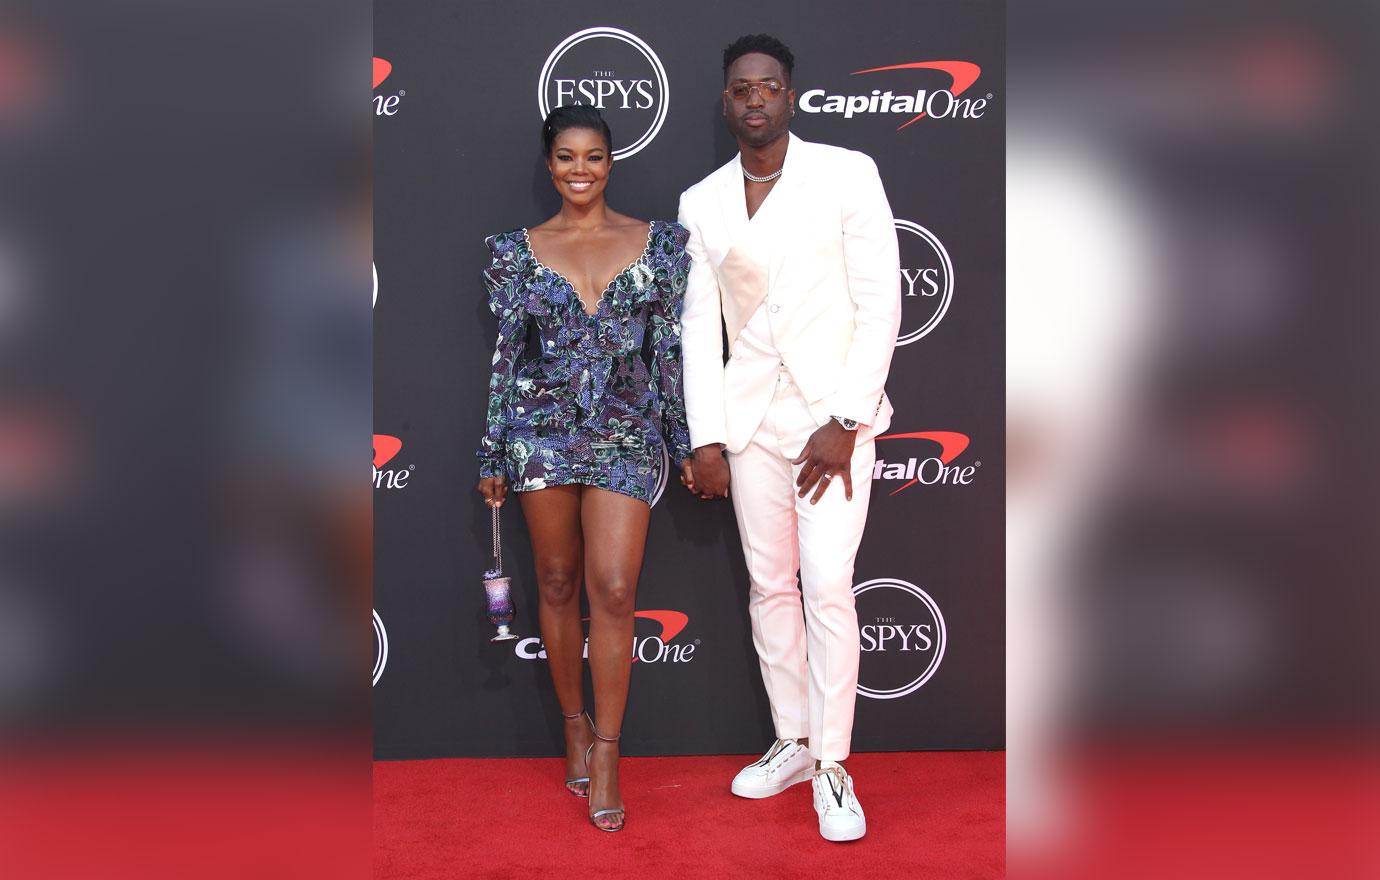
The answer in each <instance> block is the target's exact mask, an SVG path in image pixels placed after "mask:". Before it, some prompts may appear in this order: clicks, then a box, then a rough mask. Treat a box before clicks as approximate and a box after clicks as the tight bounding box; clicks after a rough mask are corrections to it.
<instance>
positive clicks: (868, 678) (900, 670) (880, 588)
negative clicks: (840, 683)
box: [853, 578, 948, 700]
mask: <svg viewBox="0 0 1380 880" xmlns="http://www.w3.org/2000/svg"><path fill="white" fill-rule="evenodd" d="M853 596H854V597H855V600H856V602H857V608H858V635H859V638H860V640H861V643H862V655H861V659H860V662H859V666H858V694H859V695H860V696H864V697H868V698H870V699H873V700H895V699H898V698H900V697H904V696H906V695H907V694H912V693H915V691H917V690H919V689H920V687H921V686H922V685H924V683H925V682H927V681H929V680H930V678H932V677H933V676H934V673H935V670H937V669H938V668H939V663H940V661H942V660H943V659H944V648H945V646H946V645H947V643H948V631H947V630H946V629H945V627H944V615H942V614H940V613H939V606H938V605H936V604H935V601H934V599H932V598H930V596H929V594H928V593H926V592H925V591H924V590H922V589H920V588H919V587H917V586H916V585H915V584H912V583H910V582H909V581H903V580H900V579H898V578H876V579H875V580H870V581H864V582H863V583H861V584H858V585H857V586H856V587H854V588H853Z"/></svg>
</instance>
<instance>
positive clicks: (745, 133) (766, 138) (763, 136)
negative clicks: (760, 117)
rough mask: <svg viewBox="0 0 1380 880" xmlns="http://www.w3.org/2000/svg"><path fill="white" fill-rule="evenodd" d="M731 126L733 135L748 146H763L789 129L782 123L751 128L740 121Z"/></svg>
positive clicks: (780, 136) (783, 134)
mask: <svg viewBox="0 0 1380 880" xmlns="http://www.w3.org/2000/svg"><path fill="white" fill-rule="evenodd" d="M732 128H733V136H734V137H735V138H737V139H738V140H739V141H741V142H743V143H745V144H747V145H748V146H750V147H765V146H766V145H767V144H770V143H772V142H773V141H776V140H778V139H779V138H782V137H784V136H785V135H786V133H787V132H788V131H789V128H788V127H787V126H784V125H780V126H776V125H764V126H762V127H761V128H751V127H749V126H747V125H744V124H742V123H741V122H740V123H738V124H737V125H734V126H732Z"/></svg>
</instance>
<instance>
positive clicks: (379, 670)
mask: <svg viewBox="0 0 1380 880" xmlns="http://www.w3.org/2000/svg"><path fill="white" fill-rule="evenodd" d="M374 640H375V641H376V642H378V646H379V655H378V656H377V657H375V658H374V684H378V683H379V679H380V678H382V677H383V667H385V666H387V665H388V630H386V629H384V628H383V619H382V618H380V617H379V613H378V611H377V610H375V611H374Z"/></svg>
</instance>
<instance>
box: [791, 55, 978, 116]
mask: <svg viewBox="0 0 1380 880" xmlns="http://www.w3.org/2000/svg"><path fill="white" fill-rule="evenodd" d="M915 70H936V71H939V72H940V73H943V74H947V75H948V78H949V83H948V88H938V89H925V88H921V89H916V90H915V91H914V92H911V91H910V86H909V84H908V82H907V81H908V80H910V79H912V78H913V77H911V76H907V75H905V74H898V73H897V71H915ZM865 73H884V74H888V76H887V77H886V78H885V80H884V81H885V82H887V83H888V84H894V86H895V85H901V84H902V83H906V89H905V90H904V91H894V90H893V89H887V90H886V91H882V90H881V89H880V88H877V89H873V90H872V92H871V94H867V95H845V94H839V95H831V94H829V93H828V92H827V91H826V90H824V89H810V90H809V91H807V92H805V93H803V94H802V95H801V96H800V109H801V110H804V111H805V112H806V113H838V114H841V115H842V116H843V118H844V119H852V118H853V117H854V116H861V115H872V114H878V113H897V114H904V115H907V116H909V117H910V119H908V120H906V121H905V122H902V123H901V125H900V126H898V127H897V129H896V130H897V131H900V130H901V129H903V128H906V127H908V126H910V125H913V124H915V123H916V122H919V121H920V120H921V119H924V118H925V117H929V118H931V119H981V118H982V114H983V113H984V112H986V110H987V103H988V102H989V101H991V100H992V93H991V92H988V93H987V95H986V96H985V97H981V98H972V97H968V98H964V97H960V96H961V95H962V94H963V93H964V92H966V91H968V88H969V87H970V86H971V85H972V84H973V83H975V82H977V78H978V77H979V76H980V75H981V74H982V68H981V67H979V66H977V65H976V64H974V63H972V62H971V61H911V62H908V63H906V64H889V65H887V66H885V67H869V68H866V69H865V70H855V71H853V73H852V74H851V76H859V75H861V74H865ZM894 86H893V87H894Z"/></svg>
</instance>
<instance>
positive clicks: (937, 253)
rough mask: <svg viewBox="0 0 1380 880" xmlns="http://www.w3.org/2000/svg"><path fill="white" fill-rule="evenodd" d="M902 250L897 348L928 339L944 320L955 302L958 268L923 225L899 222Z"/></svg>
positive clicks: (899, 242)
mask: <svg viewBox="0 0 1380 880" xmlns="http://www.w3.org/2000/svg"><path fill="white" fill-rule="evenodd" d="M895 223H896V231H897V232H904V233H907V234H906V235H898V236H897V237H896V238H897V244H898V245H899V246H900V250H901V331H900V335H899V336H897V337H896V344H897V345H910V344H911V343H912V342H914V341H916V340H917V339H922V338H924V337H925V336H926V335H927V334H928V333H929V332H930V331H931V330H933V329H934V328H935V327H938V326H939V322H940V321H942V320H944V314H945V313H946V312H947V311H949V303H950V302H951V301H952V300H953V298H954V264H953V261H952V260H950V259H949V252H948V251H946V250H945V249H944V245H943V244H942V243H941V242H940V241H939V238H938V236H936V235H935V234H934V233H933V232H930V231H929V230H928V229H926V228H925V227H923V226H921V225H920V224H919V223H912V222H911V221H909V220H897V221H895Z"/></svg>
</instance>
